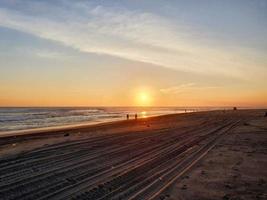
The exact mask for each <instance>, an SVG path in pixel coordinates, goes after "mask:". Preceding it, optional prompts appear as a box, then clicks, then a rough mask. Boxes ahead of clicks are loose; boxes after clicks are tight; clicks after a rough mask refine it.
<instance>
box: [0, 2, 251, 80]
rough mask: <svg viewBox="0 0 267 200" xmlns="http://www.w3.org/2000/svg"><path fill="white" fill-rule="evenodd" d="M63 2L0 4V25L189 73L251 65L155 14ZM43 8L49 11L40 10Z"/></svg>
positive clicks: (235, 72) (240, 71) (232, 71)
mask: <svg viewBox="0 0 267 200" xmlns="http://www.w3.org/2000/svg"><path fill="white" fill-rule="evenodd" d="M62 2H63V4H64V6H62V7H53V6H52V5H49V4H45V5H43V4H42V5H39V6H38V4H36V6H34V12H35V13H38V11H39V12H40V13H42V14H40V15H38V14H35V15H34V16H33V15H32V14H31V13H28V12H25V11H23V12H22V11H20V10H16V9H11V8H0V26H4V27H8V28H12V29H16V30H19V31H23V32H27V33H30V34H33V35H35V36H38V37H41V38H45V39H49V40H54V41H57V42H61V43H62V44H64V45H66V46H71V47H72V48H75V49H77V50H79V51H82V52H90V53H96V54H106V55H111V56H116V57H121V58H124V59H130V60H135V61H141V62H147V63H151V64H156V65H160V66H164V67H167V68H172V69H178V70H182V71H189V72H194V73H205V74H223V75H227V76H234V77H243V75H244V71H245V70H244V69H248V67H249V66H250V65H251V63H248V62H246V61H245V60H244V59H243V58H241V57H240V59H239V54H234V55H233V54H229V53H227V51H225V50H223V49H210V48H208V47H204V46H201V45H199V44H197V43H194V42H193V41H192V40H191V38H190V36H191V35H192V34H193V31H194V30H190V29H188V28H185V27H183V26H181V25H179V24H177V23H174V22H173V21H171V20H170V19H166V18H164V17H162V16H159V15H157V14H154V13H146V12H140V11H135V10H127V9H124V8H112V7H104V6H101V5H99V6H92V5H91V4H89V3H85V2H76V3H75V2H74V1H62ZM28 4H29V6H30V3H28ZM31 6H32V5H31ZM44 6H45V7H44ZM32 7H33V6H32ZM44 8H45V9H47V10H50V12H49V13H47V14H45V12H44ZM66 8H67V9H66ZM237 60H238V61H237Z"/></svg>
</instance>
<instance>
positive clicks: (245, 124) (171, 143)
mask: <svg viewBox="0 0 267 200" xmlns="http://www.w3.org/2000/svg"><path fill="white" fill-rule="evenodd" d="M264 112H265V111H263V110H241V111H212V112H199V113H186V114H178V115H167V116H160V117H153V118H146V119H139V120H137V121H135V120H130V121H122V122H114V123H108V124H102V125H96V126H88V127H86V126H85V127H78V128H77V127H76V128H70V129H65V130H56V131H48V132H42V133H30V134H24V135H18V136H6V137H2V138H0V197H1V198H0V199H33V200H35V199H131V200H133V199H233V198H239V199H246V197H249V198H250V199H257V198H263V199H264V197H265V198H266V196H264V195H266V192H265V191H266V190H265V191H264V189H266V181H267V178H266V171H265V169H266V160H267V158H266V155H267V145H266V143H267V118H266V117H265V118H264V117H263V115H264ZM253 166H254V168H256V169H257V170H252V169H253ZM244 183H246V184H245V185H244ZM244 188H245V189H244ZM248 188H250V189H249V190H248V191H249V195H250V196H248V195H247V196H246V193H245V192H244V191H247V189H248ZM242 191H243V192H242ZM255 191H256V192H255ZM253 195H254V196H253ZM244 197H245V198H244Z"/></svg>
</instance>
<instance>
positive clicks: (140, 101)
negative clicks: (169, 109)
mask: <svg viewBox="0 0 267 200" xmlns="http://www.w3.org/2000/svg"><path fill="white" fill-rule="evenodd" d="M151 103H152V98H151V94H149V93H148V92H147V91H142V92H139V93H138V95H137V105H138V106H151Z"/></svg>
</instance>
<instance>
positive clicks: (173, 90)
mask: <svg viewBox="0 0 267 200" xmlns="http://www.w3.org/2000/svg"><path fill="white" fill-rule="evenodd" d="M218 88H219V86H198V85H197V84H195V83H185V84H181V85H177V86H172V87H168V88H163V89H160V92H162V93H165V94H181V93H184V92H194V91H199V90H211V89H218Z"/></svg>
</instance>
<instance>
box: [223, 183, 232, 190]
mask: <svg viewBox="0 0 267 200" xmlns="http://www.w3.org/2000/svg"><path fill="white" fill-rule="evenodd" d="M224 186H225V187H226V188H227V189H232V188H233V187H232V185H231V184H225V185H224Z"/></svg>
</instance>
